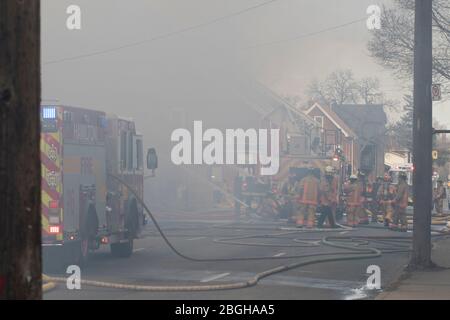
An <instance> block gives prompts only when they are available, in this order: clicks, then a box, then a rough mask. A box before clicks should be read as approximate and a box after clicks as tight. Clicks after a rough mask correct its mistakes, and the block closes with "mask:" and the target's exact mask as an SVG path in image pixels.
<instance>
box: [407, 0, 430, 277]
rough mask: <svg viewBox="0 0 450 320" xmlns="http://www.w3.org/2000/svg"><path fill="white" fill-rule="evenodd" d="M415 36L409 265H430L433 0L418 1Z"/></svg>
mask: <svg viewBox="0 0 450 320" xmlns="http://www.w3.org/2000/svg"><path fill="white" fill-rule="evenodd" d="M415 6H416V7H415V31H414V32H415V38H414V116H413V118H414V123H413V140H414V141H413V163H414V191H413V193H414V230H413V252H412V255H411V260H410V264H409V267H410V268H412V269H417V268H429V267H432V266H433V263H432V261H431V208H432V181H431V179H432V178H431V177H432V158H431V152H432V145H433V144H432V136H433V127H432V101H431V84H432V1H431V0H416V1H415Z"/></svg>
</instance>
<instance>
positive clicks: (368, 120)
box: [330, 104, 387, 178]
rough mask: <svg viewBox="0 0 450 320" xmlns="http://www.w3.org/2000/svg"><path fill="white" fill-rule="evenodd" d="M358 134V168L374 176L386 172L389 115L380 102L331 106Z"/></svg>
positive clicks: (356, 142)
mask: <svg viewBox="0 0 450 320" xmlns="http://www.w3.org/2000/svg"><path fill="white" fill-rule="evenodd" d="M330 108H331V109H332V110H333V111H334V112H335V113H336V114H337V115H338V116H339V118H341V119H342V120H343V121H344V122H345V123H346V124H347V125H348V126H349V127H350V128H351V129H352V130H353V132H355V134H356V138H357V139H356V140H355V144H356V146H357V147H356V150H357V151H356V152H355V159H357V160H356V163H355V164H357V165H358V168H359V169H360V170H362V171H364V172H365V173H366V174H368V175H370V176H371V177H372V178H374V177H376V176H379V175H383V173H384V153H385V149H386V123H387V117H386V113H385V112H384V107H383V105H380V104H340V105H338V104H333V105H332V106H331V107H330Z"/></svg>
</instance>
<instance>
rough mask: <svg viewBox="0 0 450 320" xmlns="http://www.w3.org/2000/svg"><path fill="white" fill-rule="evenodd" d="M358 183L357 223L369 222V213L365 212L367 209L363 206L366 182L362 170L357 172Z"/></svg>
mask: <svg viewBox="0 0 450 320" xmlns="http://www.w3.org/2000/svg"><path fill="white" fill-rule="evenodd" d="M358 183H359V185H360V188H361V190H362V192H361V200H360V202H361V206H360V207H359V210H358V217H359V224H369V215H368V214H367V210H366V208H365V203H366V196H367V183H366V175H365V173H364V172H362V171H359V172H358Z"/></svg>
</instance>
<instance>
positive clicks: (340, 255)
mask: <svg viewBox="0 0 450 320" xmlns="http://www.w3.org/2000/svg"><path fill="white" fill-rule="evenodd" d="M110 177H112V178H113V179H115V180H116V181H118V182H119V183H121V184H122V185H124V186H125V187H127V188H128V189H129V191H130V192H131V193H132V194H133V195H134V196H135V197H136V200H137V201H138V202H139V203H140V204H141V205H142V207H143V208H144V210H145V211H146V212H147V214H148V215H149V217H150V219H151V220H152V221H153V223H154V226H155V227H156V229H157V230H158V232H159V234H160V235H161V237H162V239H163V240H164V242H165V243H166V244H167V245H168V247H169V248H170V249H171V250H172V251H173V252H174V253H175V254H176V255H177V256H179V257H180V258H182V259H185V260H188V261H193V262H231V261H251V260H279V259H294V258H295V259H300V258H313V259H310V260H307V261H300V262H294V263H291V264H285V265H280V266H277V267H274V268H271V269H268V270H265V271H262V272H259V273H257V274H256V275H254V276H253V277H251V278H249V279H248V280H247V281H238V282H232V283H224V284H215V285H175V286H155V285H134V284H123V283H113V282H105V281H94V280H80V283H81V284H83V285H87V286H95V287H102V288H113V289H123V290H134V291H152V292H179V291H210V290H229V289H241V288H246V287H251V286H255V285H256V284H257V283H258V282H259V281H260V280H262V279H263V278H266V277H268V276H270V275H274V274H277V273H280V272H285V271H288V270H292V269H295V268H299V267H302V266H307V265H312V264H317V263H324V262H333V261H346V260H360V259H369V258H377V257H380V256H381V255H382V253H400V252H409V251H410V250H409V246H408V247H406V246H398V245H397V244H396V243H395V244H392V243H391V242H390V241H392V240H395V241H397V239H398V240H400V241H402V240H403V241H404V240H405V239H408V238H406V237H343V236H326V237H323V238H322V239H320V240H314V241H319V243H320V244H323V245H325V246H329V247H334V248H340V249H345V250H346V251H338V252H323V253H309V254H302V255H290V256H282V257H242V258H211V259H199V258H194V257H189V256H187V255H185V254H183V253H181V252H180V251H178V250H177V249H176V248H175V247H174V246H173V244H172V243H171V242H170V241H169V239H168V238H167V236H166V235H165V233H164V232H163V231H162V229H161V227H160V226H159V224H158V222H157V220H156V219H155V217H154V216H153V214H152V213H151V211H150V209H149V208H148V207H147V205H146V204H145V203H144V201H143V200H142V199H141V198H140V197H139V195H138V194H137V193H136V191H134V190H133V188H132V187H131V186H130V185H128V184H127V183H126V182H125V181H123V180H122V179H121V178H119V177H116V176H113V175H110ZM332 230H333V231H336V230H335V229H332ZM311 231H312V232H314V230H310V232H311ZM322 231H324V230H316V232H322ZM301 232H304V231H302V230H298V231H292V232H284V233H281V234H280V233H278V234H272V235H270V234H269V235H265V236H266V237H276V236H280V235H287V234H293V233H301ZM259 236H261V235H259ZM251 237H253V238H254V237H255V235H253V236H247V237H235V238H231V239H227V238H222V239H216V241H217V242H222V243H227V244H240V245H249V244H248V243H245V242H243V243H239V241H238V243H236V240H242V239H244V238H251ZM372 239H373V240H374V241H385V242H387V245H388V248H387V249H386V250H383V251H382V250H380V249H378V248H372V247H368V248H359V247H358V246H359V245H361V241H367V243H368V242H370V241H371V240H372ZM295 240H297V241H295V242H299V241H304V242H303V245H300V246H317V242H315V243H312V242H309V243H308V240H302V239H295ZM348 240H351V241H355V240H356V241H357V242H356V246H355V245H344V244H339V243H338V242H339V241H342V242H347V241H348ZM230 241H231V242H233V241H235V243H230ZM250 245H251V244H250ZM260 245H269V246H271V245H270V244H260ZM389 247H390V249H389ZM327 256H328V257H327ZM43 280H44V281H46V282H47V283H46V284H45V285H44V288H45V286H47V288H50V289H51V288H53V287H55V283H66V282H67V279H66V278H64V277H49V276H46V275H43ZM44 290H45V289H44Z"/></svg>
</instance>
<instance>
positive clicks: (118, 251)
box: [111, 239, 134, 258]
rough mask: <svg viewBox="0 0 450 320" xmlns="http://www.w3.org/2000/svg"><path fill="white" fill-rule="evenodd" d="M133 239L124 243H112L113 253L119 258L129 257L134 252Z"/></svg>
mask: <svg viewBox="0 0 450 320" xmlns="http://www.w3.org/2000/svg"><path fill="white" fill-rule="evenodd" d="M133 242H134V241H133V239H129V240H128V241H127V242H123V243H111V253H112V255H113V256H115V257H118V258H129V257H130V256H131V255H132V254H133Z"/></svg>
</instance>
